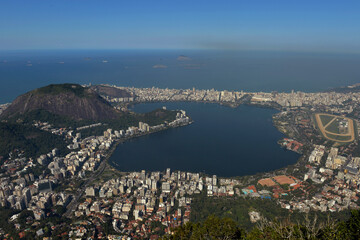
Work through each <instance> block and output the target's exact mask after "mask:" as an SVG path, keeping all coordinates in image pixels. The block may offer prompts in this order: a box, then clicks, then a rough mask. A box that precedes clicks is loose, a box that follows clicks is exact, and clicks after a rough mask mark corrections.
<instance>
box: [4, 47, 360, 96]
mask: <svg viewBox="0 0 360 240" xmlns="http://www.w3.org/2000/svg"><path fill="white" fill-rule="evenodd" d="M180 55H185V56H187V57H189V58H190V59H189V60H186V61H179V60H177V58H178V56H180ZM155 65H164V66H166V68H153V66H155ZM359 66H360V55H344V54H319V53H316V54H311V53H286V52H255V51H253V52H245V51H215V50H211V51H210V50H209V51H206V50H198V51H195V50H106V51H105V50H77V51H75V50H57V51H45V50H42V51H7V52H4V51H3V52H0V103H6V102H10V101H12V100H13V99H14V98H15V97H16V96H18V95H20V94H22V93H25V92H27V91H30V90H32V89H34V88H38V87H41V86H44V85H47V84H50V83H65V82H66V83H68V82H74V83H80V84H88V83H92V84H99V83H109V84H116V85H119V86H134V87H152V86H156V87H161V88H167V87H168V88H193V87H196V88H199V89H211V88H214V89H218V90H244V91H287V92H288V91H291V90H292V89H294V90H298V91H307V92H311V91H323V90H327V89H329V88H332V87H338V86H342V85H349V84H353V83H357V82H359V81H360V68H359Z"/></svg>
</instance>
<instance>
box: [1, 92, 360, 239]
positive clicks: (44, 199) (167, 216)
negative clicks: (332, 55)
mask: <svg viewBox="0 0 360 240" xmlns="http://www.w3.org/2000/svg"><path fill="white" fill-rule="evenodd" d="M104 86H106V87H108V88H117V89H120V90H123V91H126V92H127V93H128V94H130V95H131V97H126V98H124V97H109V96H107V95H103V98H105V99H107V100H108V101H109V102H111V103H113V104H114V107H116V108H122V109H123V108H125V109H126V108H127V104H129V103H140V102H141V103H143V102H159V101H160V102H166V101H199V102H216V103H221V104H227V105H229V106H231V107H235V106H237V105H239V104H250V105H254V106H265V107H272V108H276V109H279V110H281V111H280V112H279V113H278V114H276V115H274V116H273V121H274V125H275V126H276V127H277V128H278V129H279V131H282V132H283V133H284V134H285V135H287V136H288V138H284V139H283V140H281V141H279V144H281V146H283V147H285V148H287V149H289V150H291V151H296V152H299V153H302V154H303V155H302V157H301V158H300V160H299V162H298V163H297V164H295V165H294V166H293V167H289V168H285V170H284V171H282V172H281V173H280V172H277V171H274V172H270V173H264V174H262V175H259V176H258V175H257V176H254V177H252V178H251V179H250V180H249V179H247V180H245V179H243V178H241V177H240V178H221V177H217V176H216V175H213V176H207V175H205V174H204V173H191V172H183V171H177V170H173V171H172V170H171V169H166V170H165V171H164V172H160V171H158V172H148V171H146V170H143V171H141V172H130V173H120V172H118V173H117V174H114V175H117V177H110V178H109V179H107V180H106V181H105V180H104V179H102V178H101V175H102V174H103V173H104V171H106V169H109V165H108V163H107V159H108V157H109V155H111V153H112V149H113V148H114V147H115V146H116V145H117V143H119V142H122V141H126V140H128V139H130V138H133V137H141V136H142V135H145V134H149V133H152V132H155V131H161V130H164V129H167V128H169V127H178V126H184V125H187V124H190V123H191V119H190V118H189V117H188V116H187V115H186V113H185V111H179V112H178V113H177V115H176V119H175V120H173V121H172V122H168V123H164V124H161V125H155V126H150V125H149V124H147V123H144V122H139V125H138V126H130V127H128V129H119V130H113V129H108V130H106V131H104V133H103V135H101V136H85V137H82V134H81V131H82V130H84V129H91V128H97V127H100V126H102V123H101V122H99V123H94V124H90V125H85V126H81V127H77V128H76V129H66V128H56V127H53V126H52V125H51V124H49V123H47V122H41V121H35V122H34V123H33V126H34V127H36V128H38V129H40V130H41V131H47V132H49V133H51V134H54V135H58V136H62V137H64V139H66V140H67V141H68V142H69V143H70V144H68V145H67V148H68V150H69V151H70V152H69V153H68V154H66V155H64V156H61V155H59V150H58V149H56V148H55V149H53V150H52V151H51V152H49V153H47V154H44V155H41V156H39V157H37V158H36V159H32V158H26V157H24V155H25V154H24V152H23V151H21V149H18V150H17V151H12V152H11V153H9V157H8V159H6V160H5V162H4V163H3V164H2V166H1V169H2V173H1V185H0V200H1V206H2V207H10V208H12V209H16V210H19V211H24V210H26V211H30V212H31V213H32V215H33V217H31V216H30V217H27V219H26V224H25V225H22V224H20V223H19V221H18V218H19V216H20V213H18V214H15V215H13V216H11V223H12V224H14V227H15V228H16V229H17V230H18V232H19V235H22V234H25V232H24V231H26V229H25V227H26V225H29V224H32V226H36V225H39V226H42V227H40V228H36V235H37V236H38V237H40V236H42V235H43V234H44V231H45V230H44V227H43V226H44V223H43V224H42V225H41V224H40V222H41V221H44V220H45V221H46V219H47V218H49V217H51V216H52V215H53V214H54V209H57V211H59V212H60V213H61V214H62V215H63V217H68V218H73V219H74V221H72V222H71V224H70V225H69V226H67V227H70V228H69V229H68V230H69V231H66V232H64V233H59V234H66V236H68V237H69V238H82V237H89V236H95V235H96V236H97V237H98V238H101V237H104V236H105V235H109V232H113V234H111V235H110V236H111V237H110V239H116V238H119V239H121V237H122V236H124V237H125V236H128V237H132V238H135V239H136V238H158V237H159V236H161V235H162V234H171V232H172V230H173V229H174V228H176V227H178V226H182V225H183V224H185V223H187V222H188V221H189V220H190V216H191V205H192V198H193V197H194V196H196V195H201V194H203V195H204V196H205V197H207V198H226V197H235V198H245V199H249V201H251V199H253V198H258V199H264V200H265V201H266V200H275V201H276V203H277V204H278V206H279V207H281V208H283V209H286V210H288V211H299V212H304V213H307V212H310V211H319V212H339V211H343V210H347V209H359V203H358V200H359V194H360V189H359V176H360V175H359V166H360V156H359V155H358V153H356V151H355V149H356V146H357V141H354V142H350V143H349V144H340V142H341V140H339V143H335V144H330V145H329V141H326V137H325V139H324V137H323V136H321V134H320V133H319V132H317V130H315V128H314V127H311V125H312V124H310V122H314V121H315V120H314V119H315V118H311V117H309V116H310V115H311V114H312V113H317V112H320V111H321V112H323V113H336V114H346V116H357V114H358V108H357V104H358V101H359V100H360V93H357V92H352V93H346V94H345V93H336V92H323V93H302V92H296V93H295V92H291V93H274V92H273V93H245V92H243V91H241V92H231V91H215V90H196V89H192V90H176V89H158V88H142V89H139V88H125V87H115V86H108V85H104ZM350 88H352V87H350ZM8 106H9V104H5V105H1V111H3V110H4V109H6V108H7V107H8ZM351 114H352V115H351ZM294 116H295V117H294ZM337 118H339V119H337ZM294 119H295V121H294V123H295V124H289V122H292V121H293V120H294ZM333 122H334V124H337V125H335V127H338V128H339V129H340V130H339V131H341V132H339V134H338V135H341V133H343V135H344V133H345V134H346V133H347V132H350V130H349V129H350V126H349V123H350V122H347V121H346V119H345V118H341V116H340V117H337V116H335V115H334V117H333V119H328V120H327V122H326V125H330V124H332V123H333ZM315 124H316V123H315V122H314V123H313V125H314V126H315ZM324 125H325V123H324ZM355 126H357V127H355V128H356V130H357V131H355V132H356V133H357V134H358V133H359V131H358V126H359V123H358V122H357V121H356V120H355ZM311 128H312V131H310V130H309V129H311ZM333 134H334V133H333ZM341 136H342V135H341ZM357 137H358V136H356V138H357ZM324 140H325V141H324ZM301 166H302V167H301ZM39 169H40V172H39ZM81 180H82V185H81V187H80V185H79V186H77V185H76V182H79V181H81ZM54 189H55V190H54ZM248 217H249V219H250V221H251V222H252V223H255V222H257V221H259V220H261V219H262V213H261V212H259V211H256V209H255V210H254V209H253V210H251V211H250V210H249V216H248ZM76 219H78V221H77V220H76ZM109 222H111V226H110V228H111V229H112V230H111V231H109V230H106V232H105V230H104V227H103V224H104V223H109ZM36 223H37V224H36ZM63 224H64V223H61V224H59V225H52V226H51V229H52V230H50V231H55V230H56V229H57V228H59V229H62V227H64V226H63ZM45 225H46V224H45ZM94 226H96V227H94ZM46 228H47V227H46ZM46 231H47V232H48V231H49V229H48V228H47V229H46ZM1 234H2V236H6V232H5V231H4V230H2V231H1Z"/></svg>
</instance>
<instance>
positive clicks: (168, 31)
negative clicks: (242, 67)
mask: <svg viewBox="0 0 360 240" xmlns="http://www.w3.org/2000/svg"><path fill="white" fill-rule="evenodd" d="M127 48H134V49H143V48H146V49H159V48H160V49H236V50H284V51H317V52H318V51H319V52H354V53H360V1H358V0H356V1H352V0H347V1H339V0H338V1H332V0H316V1H314V0H312V1H308V0H302V1H300V0H299V1H293V0H284V1H281V0H264V1H260V0H247V1H242V0H236V1H231V0H228V1H226V0H222V1H212V0H204V1H202V0H192V1H186V0H183V1H176V0H167V1H160V0H158V1H156V0H155V1H151V0H146V1H140V0H131V1H130V0H129V1H122V0H117V1H109V0H108V1H103V0H102V1H100V0H98V1H95V0H71V1H70V0H57V1H50V0H44V1H38V0H31V1H30V0H23V1H18V0H2V1H1V2H0V49H1V50H15V49H127Z"/></svg>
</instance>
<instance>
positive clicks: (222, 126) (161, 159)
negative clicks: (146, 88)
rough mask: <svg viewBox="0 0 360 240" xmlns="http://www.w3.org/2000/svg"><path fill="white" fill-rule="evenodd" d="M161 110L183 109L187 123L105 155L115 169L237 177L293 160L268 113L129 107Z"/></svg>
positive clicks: (199, 106)
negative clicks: (282, 145) (187, 117)
mask: <svg viewBox="0 0 360 240" xmlns="http://www.w3.org/2000/svg"><path fill="white" fill-rule="evenodd" d="M162 106H166V107H167V108H168V109H184V110H186V111H187V113H188V114H189V115H190V116H191V117H192V118H193V120H194V121H195V122H194V123H193V124H191V125H189V126H186V127H180V128H176V129H169V130H166V131H163V132H159V133H154V134H151V135H148V136H145V137H140V138H136V139H133V140H131V141H128V142H125V143H122V144H120V145H119V146H118V147H117V149H116V150H115V152H114V154H113V155H112V156H111V158H110V161H111V162H113V163H114V164H113V165H114V166H116V167H117V168H118V169H119V170H123V171H133V170H137V171H139V170H142V169H145V170H161V171H162V170H164V169H166V168H168V167H170V168H171V169H173V170H175V169H176V170H186V171H192V172H203V171H205V173H208V174H217V175H219V176H241V175H247V174H254V173H257V172H264V171H269V170H275V169H278V168H281V167H284V166H287V165H289V164H293V163H295V162H296V161H297V159H298V157H299V155H298V154H296V153H294V152H290V151H286V150H283V149H282V148H280V146H279V145H278V144H277V140H279V139H280V138H282V137H283V135H282V134H281V133H280V132H278V131H277V130H276V128H275V127H274V126H273V125H272V121H271V116H272V115H273V114H274V113H276V111H275V110H272V109H261V108H255V107H249V106H240V107H239V108H236V109H233V108H229V107H225V106H220V105H218V104H203V103H165V104H164V103H152V104H140V105H136V106H135V107H134V110H135V111H136V112H147V111H149V110H153V109H155V108H159V107H162Z"/></svg>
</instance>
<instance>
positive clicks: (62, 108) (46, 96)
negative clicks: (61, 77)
mask: <svg viewBox="0 0 360 240" xmlns="http://www.w3.org/2000/svg"><path fill="white" fill-rule="evenodd" d="M34 110H46V111H48V112H50V113H53V114H57V115H60V116H67V117H70V118H72V119H75V120H95V121H97V120H104V119H116V118H118V117H119V116H121V112H120V111H118V110H116V109H115V108H113V107H112V106H111V105H110V104H109V103H108V102H107V101H106V100H105V99H103V98H102V97H101V96H100V95H99V94H97V93H96V92H95V91H94V90H92V89H90V88H86V87H82V86H81V85H79V84H70V83H67V84H51V85H48V86H46V87H42V88H38V89H35V90H32V91H30V92H27V93H25V94H23V95H20V96H19V97H17V98H16V99H15V100H14V101H13V102H12V103H11V105H10V106H9V107H8V108H7V109H6V110H5V111H4V112H3V113H2V114H1V115H0V116H1V118H11V117H15V116H17V115H22V114H26V113H28V112H31V111H34Z"/></svg>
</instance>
